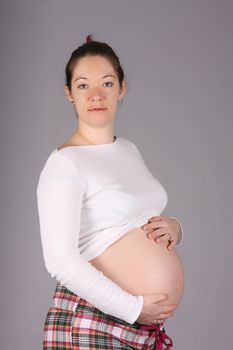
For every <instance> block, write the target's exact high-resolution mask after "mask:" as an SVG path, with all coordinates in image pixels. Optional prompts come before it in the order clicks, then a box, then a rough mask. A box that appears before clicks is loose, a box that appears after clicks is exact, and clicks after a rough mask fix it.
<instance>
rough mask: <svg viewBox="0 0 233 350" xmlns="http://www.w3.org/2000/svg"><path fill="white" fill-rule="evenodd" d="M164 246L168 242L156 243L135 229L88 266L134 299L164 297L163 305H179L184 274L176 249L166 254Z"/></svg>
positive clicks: (167, 251) (139, 228)
mask: <svg viewBox="0 0 233 350" xmlns="http://www.w3.org/2000/svg"><path fill="white" fill-rule="evenodd" d="M167 244H168V241H167V240H166V241H165V240H164V241H163V242H162V243H155V241H154V240H152V239H149V238H148V237H147V236H146V233H145V231H143V229H142V228H141V227H138V228H136V229H133V230H130V231H128V232H127V233H126V234H125V235H123V237H121V238H120V239H118V240H117V241H116V242H114V243H113V244H111V245H110V246H109V247H108V248H107V249H106V250H105V251H104V252H103V253H102V254H101V255H99V256H98V257H96V258H94V259H92V260H90V262H91V264H92V265H94V266H95V267H96V268H97V269H98V270H100V271H102V272H103V273H104V275H105V276H107V277H109V278H110V279H111V280H112V281H114V282H115V283H117V284H118V285H119V286H121V287H122V288H123V289H125V290H126V291H128V292H129V293H131V294H133V295H140V294H141V295H144V294H151V293H166V294H168V300H167V301H166V303H168V304H170V303H174V304H176V305H178V304H179V302H180V300H181V298H182V295H183V291H184V270H183V267H182V262H181V259H180V257H179V255H178V253H177V250H176V248H174V249H172V250H171V251H169V250H168V249H167Z"/></svg>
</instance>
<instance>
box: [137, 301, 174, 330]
mask: <svg viewBox="0 0 233 350" xmlns="http://www.w3.org/2000/svg"><path fill="white" fill-rule="evenodd" d="M143 298H144V301H143V307H142V311H141V313H140V315H139V317H138V318H137V320H136V321H137V322H139V323H142V324H145V325H151V324H155V323H156V321H159V322H160V323H164V322H165V321H166V319H167V318H169V317H171V316H172V315H173V314H174V310H175V309H176V305H175V304H167V303H165V302H166V300H167V298H168V297H167V295H166V294H146V295H143Z"/></svg>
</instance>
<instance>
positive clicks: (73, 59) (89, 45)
mask: <svg viewBox="0 0 233 350" xmlns="http://www.w3.org/2000/svg"><path fill="white" fill-rule="evenodd" d="M96 55H99V56H103V57H106V58H107V59H108V60H109V61H110V62H111V63H112V66H113V68H114V70H115V72H116V74H117V77H118V81H119V84H120V87H122V81H123V79H124V72H123V69H122V67H121V64H120V60H119V58H118V56H117V55H116V53H115V52H114V51H113V49H112V48H111V47H110V46H109V45H108V44H106V43H102V42H99V41H95V40H93V39H92V35H91V34H89V35H87V37H86V42H85V43H83V44H82V45H81V46H79V47H78V48H77V49H76V50H74V51H73V52H72V54H71V56H70V59H69V61H68V63H67V64H66V68H65V73H66V85H67V86H68V88H69V90H71V81H72V76H73V71H74V68H75V65H76V64H77V62H78V60H79V59H80V58H82V57H85V56H96Z"/></svg>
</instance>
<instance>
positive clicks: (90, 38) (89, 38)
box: [86, 34, 93, 43]
mask: <svg viewBox="0 0 233 350" xmlns="http://www.w3.org/2000/svg"><path fill="white" fill-rule="evenodd" d="M91 41H93V39H92V35H91V34H89V35H87V37H86V43H89V42H91Z"/></svg>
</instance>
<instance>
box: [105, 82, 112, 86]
mask: <svg viewBox="0 0 233 350" xmlns="http://www.w3.org/2000/svg"><path fill="white" fill-rule="evenodd" d="M104 84H112V85H111V86H113V85H114V84H113V83H112V82H111V81H107V82H106V83H104ZM108 86H109V85H108Z"/></svg>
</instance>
